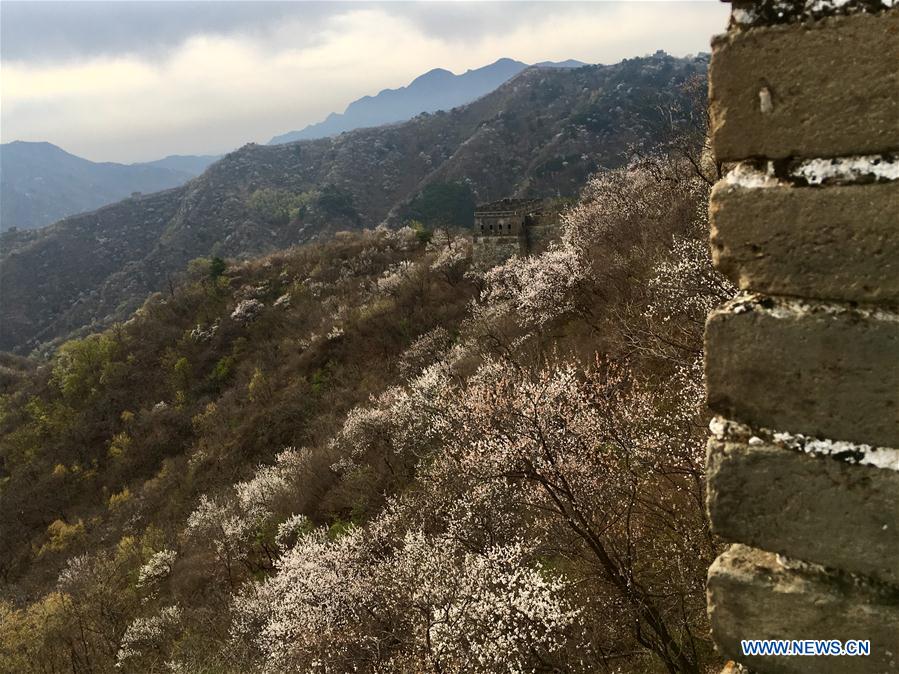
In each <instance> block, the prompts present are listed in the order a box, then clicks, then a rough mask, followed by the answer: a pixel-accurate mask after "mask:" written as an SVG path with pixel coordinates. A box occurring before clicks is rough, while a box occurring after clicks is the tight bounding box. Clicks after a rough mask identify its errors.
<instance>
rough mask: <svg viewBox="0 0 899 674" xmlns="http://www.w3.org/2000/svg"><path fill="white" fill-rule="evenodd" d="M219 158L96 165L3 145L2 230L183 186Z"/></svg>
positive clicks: (41, 146) (37, 146)
mask: <svg viewBox="0 0 899 674" xmlns="http://www.w3.org/2000/svg"><path fill="white" fill-rule="evenodd" d="M215 159H216V157H180V156H171V157H166V158H165V159H160V160H158V161H153V162H147V163H142V164H130V165H126V164H115V163H112V162H102V163H97V162H92V161H89V160H87V159H83V158H81V157H77V156H75V155H73V154H70V153H68V152H66V151H65V150H63V149H62V148H59V147H57V146H56V145H53V144H51V143H29V142H24V141H14V142H12V143H4V144H2V145H0V199H2V201H0V230H7V229H10V228H11V227H18V228H20V229H32V228H35V227H41V226H43V225H47V224H50V223H51V222H56V221H57V220H59V219H60V218H64V217H66V216H68V215H73V214H75V213H83V212H85V211H91V210H94V209H96V208H99V207H100V206H104V205H105V204H110V203H112V202H115V201H119V200H120V199H123V198H125V197H127V196H128V195H130V194H131V193H132V192H157V191H159V190H164V189H167V188H170V187H177V186H178V185H182V184H184V183H185V182H187V181H188V180H190V179H191V178H193V177H194V176H196V175H198V174H200V173H202V171H203V170H204V169H205V168H206V166H208V165H209V164H210V163H212V162H213V161H214V160H215Z"/></svg>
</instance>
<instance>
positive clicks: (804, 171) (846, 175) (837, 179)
mask: <svg viewBox="0 0 899 674" xmlns="http://www.w3.org/2000/svg"><path fill="white" fill-rule="evenodd" d="M764 91H767V89H762V91H760V92H759V100H760V101H761V105H762V107H763V109H762V112H765V110H764V101H763V100H762V99H763V95H762V92H764ZM769 96H770V94H769ZM893 180H899V161H897V160H896V158H894V157H892V156H884V155H864V156H857V157H832V158H817V159H805V160H803V161H800V162H797V163H796V164H794V165H793V166H791V167H790V168H789V169H788V170H787V171H786V172H785V173H783V174H782V175H781V176H778V175H777V172H776V170H775V165H774V162H773V161H767V162H765V164H764V165H763V166H761V167H760V166H758V165H756V164H753V163H752V162H740V163H738V164H737V165H736V166H734V168H733V169H731V170H730V171H729V172H728V174H727V175H726V176H725V177H724V182H725V183H726V184H728V185H733V186H735V187H743V188H746V189H756V188H764V187H789V186H790V185H793V184H796V183H798V184H800V185H812V186H818V185H828V184H839V185H851V184H853V183H869V182H889V181H893Z"/></svg>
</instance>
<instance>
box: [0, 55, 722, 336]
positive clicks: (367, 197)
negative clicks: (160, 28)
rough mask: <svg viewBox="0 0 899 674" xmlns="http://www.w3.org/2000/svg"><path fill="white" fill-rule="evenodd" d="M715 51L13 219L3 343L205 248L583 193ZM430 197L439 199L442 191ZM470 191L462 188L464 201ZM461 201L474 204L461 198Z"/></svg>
mask: <svg viewBox="0 0 899 674" xmlns="http://www.w3.org/2000/svg"><path fill="white" fill-rule="evenodd" d="M705 67H706V61H705V60H703V59H700V58H697V59H692V60H687V59H675V58H673V57H670V56H667V55H658V54H657V55H654V56H652V57H645V58H637V59H629V60H626V61H623V62H622V63H619V64H615V65H611V66H589V67H585V68H579V69H576V70H563V69H534V68H531V69H527V70H525V71H523V72H522V73H521V74H519V75H518V76H516V77H515V78H513V79H512V80H511V81H509V82H507V83H505V84H504V85H502V86H501V87H499V88H498V89H497V90H496V91H494V92H492V93H491V94H489V95H488V96H484V97H482V98H480V99H478V100H477V101H475V102H474V103H471V104H469V105H467V106H463V107H460V108H455V109H453V110H451V111H449V112H438V113H434V114H423V115H419V116H418V117H416V118H414V119H412V120H410V121H408V122H405V123H402V124H398V125H392V126H384V127H379V128H373V129H359V130H356V131H351V132H348V133H345V134H342V135H340V136H337V137H334V138H325V139H319V140H313V141H301V142H297V143H291V144H284V145H271V146H270V145H256V144H250V145H247V146H244V147H243V148H240V149H238V150H236V151H234V152H231V153H229V154H227V155H225V156H224V157H223V158H222V159H220V160H219V161H217V162H215V163H213V164H212V165H211V166H210V167H209V168H208V169H207V171H206V172H205V173H204V174H203V175H201V176H199V177H197V178H195V179H193V180H191V181H189V182H188V183H186V184H184V185H182V186H180V187H176V188H173V189H170V190H167V191H164V192H159V193H156V194H150V195H141V196H139V197H136V198H128V199H125V200H123V201H121V202H119V203H117V204H112V205H110V206H107V207H105V208H103V209H100V210H98V211H95V212H92V213H86V214H82V215H78V216H72V217H69V218H67V219H65V220H63V221H61V222H59V223H56V224H55V225H51V226H49V227H47V228H44V229H42V230H38V231H31V232H28V231H26V232H17V233H12V234H11V233H6V234H4V236H3V240H2V246H0V251H2V257H0V349H10V350H16V351H18V352H28V351H31V350H33V349H35V348H38V347H40V346H41V344H44V343H48V342H51V343H52V342H54V340H58V339H61V338H64V337H66V336H68V335H72V334H78V332H79V331H84V330H96V329H99V328H100V327H102V326H105V325H108V324H110V323H112V322H115V321H120V320H124V319H126V318H127V317H128V316H129V315H130V314H131V312H132V311H134V310H135V309H136V308H138V307H139V306H140V305H141V304H142V303H143V301H144V300H145V298H146V297H147V295H148V294H150V293H152V292H155V291H160V290H163V289H164V288H166V287H168V286H169V285H170V284H171V283H173V282H175V281H176V279H177V275H178V274H179V273H180V272H181V270H183V269H184V268H185V265H187V263H188V262H189V261H190V260H192V259H194V258H197V257H208V256H210V255H218V256H222V257H234V258H250V257H254V256H256V255H261V254H266V253H269V252H273V251H275V250H279V249H284V248H287V247H289V246H292V245H295V244H298V243H303V242H306V241H310V240H315V239H319V238H322V237H327V236H330V235H331V234H332V233H333V232H335V231H339V230H341V229H355V228H359V227H361V226H368V227H373V226H375V225H377V224H378V223H382V222H387V223H389V224H390V223H392V224H399V223H402V222H403V221H404V220H405V219H408V218H415V219H418V220H421V221H422V222H424V224H425V225H426V226H429V227H435V226H465V225H466V224H470V222H464V221H463V222H446V221H444V220H443V219H441V217H442V215H441V214H442V212H443V210H442V207H443V205H444V204H445V203H446V202H447V200H448V199H449V200H453V199H455V200H456V201H455V202H454V203H458V202H459V200H462V201H463V202H465V203H467V204H469V205H468V206H467V207H466V208H468V210H469V217H470V210H471V208H472V207H473V204H474V203H475V202H477V201H491V200H494V199H497V198H501V197H506V196H556V195H559V194H564V195H573V194H576V193H577V192H578V191H579V189H580V187H581V185H582V184H583V183H584V181H585V180H586V178H587V176H589V175H590V174H591V173H593V172H595V171H596V170H597V169H599V168H600V167H614V166H620V165H621V164H622V163H624V162H625V161H626V159H627V157H628V154H629V152H630V150H631V148H632V147H633V146H635V145H650V144H653V140H654V139H655V138H656V137H657V136H658V134H659V132H660V131H659V128H658V112H657V110H658V106H659V105H669V104H673V105H677V104H678V102H683V101H684V100H685V99H686V97H687V94H685V93H684V89H683V85H684V84H685V83H686V82H688V81H690V80H692V79H694V78H697V77H704V72H705ZM435 204H436V205H437V206H438V207H435ZM463 205H464V204H463ZM463 210H464V209H463Z"/></svg>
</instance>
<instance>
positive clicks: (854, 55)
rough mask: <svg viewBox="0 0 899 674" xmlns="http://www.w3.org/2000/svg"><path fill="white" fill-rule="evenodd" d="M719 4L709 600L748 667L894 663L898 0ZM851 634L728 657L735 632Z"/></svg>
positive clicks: (898, 459)
mask: <svg viewBox="0 0 899 674" xmlns="http://www.w3.org/2000/svg"><path fill="white" fill-rule="evenodd" d="M894 5H895V3H894V2H892V0H886V1H884V2H878V1H873V0H864V1H862V0H848V2H847V1H845V0H843V1H837V0H815V1H807V2H803V1H790V2H787V1H785V0H765V1H764V2H755V3H750V2H735V3H733V7H732V20H731V25H730V27H729V29H728V31H727V33H726V34H724V35H721V36H718V37H716V38H715V39H714V40H713V44H712V47H713V54H712V60H711V65H710V73H709V103H710V110H711V118H712V145H713V148H714V151H715V153H716V155H717V157H718V159H719V160H721V161H723V162H726V163H728V167H729V172H728V174H727V175H726V176H725V178H724V179H723V180H721V181H720V183H719V184H718V185H717V186H716V187H715V189H714V190H713V193H712V199H711V206H710V212H711V220H712V231H711V245H712V253H713V257H714V260H715V264H716V266H717V267H718V268H719V269H720V270H721V271H722V272H723V273H725V274H726V275H727V276H729V277H730V278H731V279H732V280H733V281H734V282H735V283H737V284H738V285H739V287H740V288H741V290H742V293H741V295H740V296H738V297H737V298H735V299H734V300H732V301H731V302H728V303H727V304H725V305H723V306H722V307H719V308H718V309H717V310H715V311H713V312H712V313H711V315H710V316H709V318H708V322H707V324H706V345H705V350H706V387H707V394H708V405H709V407H710V409H711V410H712V412H713V413H715V414H716V415H717V416H716V417H715V420H714V421H713V422H712V438H711V439H710V440H709V445H708V510H709V516H710V519H711V524H712V528H713V530H714V532H715V533H716V534H717V535H719V536H720V537H721V538H723V539H724V540H725V541H726V542H728V543H729V544H730V547H728V549H727V550H726V551H725V552H724V554H722V555H721V556H720V557H719V558H718V559H717V560H716V561H715V563H714V564H713V565H712V567H711V569H710V570H709V577H708V606H709V614H710V618H711V624H712V636H713V638H714V640H715V643H716V645H717V646H718V648H719V649H720V651H721V652H722V653H723V654H724V655H725V656H726V657H727V658H730V659H733V660H734V661H737V662H739V663H741V664H742V665H744V666H745V667H747V668H748V669H749V670H750V671H756V672H815V673H817V672H872V673H877V672H897V671H899V449H897V448H899V8H896V7H894ZM769 638H770V639H840V640H844V641H845V640H847V639H869V640H870V641H871V655H870V656H869V657H854V658H853V657H802V656H797V657H744V656H743V655H742V652H741V648H740V640H741V639H769Z"/></svg>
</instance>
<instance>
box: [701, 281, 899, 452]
mask: <svg viewBox="0 0 899 674" xmlns="http://www.w3.org/2000/svg"><path fill="white" fill-rule="evenodd" d="M705 372H706V392H707V396H708V401H707V402H708V405H709V407H710V408H711V409H712V410H713V411H715V412H717V413H718V414H721V415H722V416H724V417H726V418H728V419H734V420H736V421H741V422H743V423H746V424H749V425H750V426H753V427H762V428H770V429H774V430H778V431H790V432H792V433H803V434H805V435H811V436H814V437H818V438H831V439H835V440H850V441H852V442H856V443H868V444H871V445H876V446H881V447H899V315H897V314H894V313H890V312H886V311H879V310H861V309H855V308H851V307H850V306H848V305H830V304H815V303H806V302H800V301H796V300H784V299H778V298H773V297H766V296H749V297H740V298H737V299H734V300H732V301H731V302H729V303H727V304H725V305H723V306H722V307H721V308H719V309H717V310H715V311H713V312H712V313H711V314H709V318H708V320H707V321H706V334H705Z"/></svg>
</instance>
